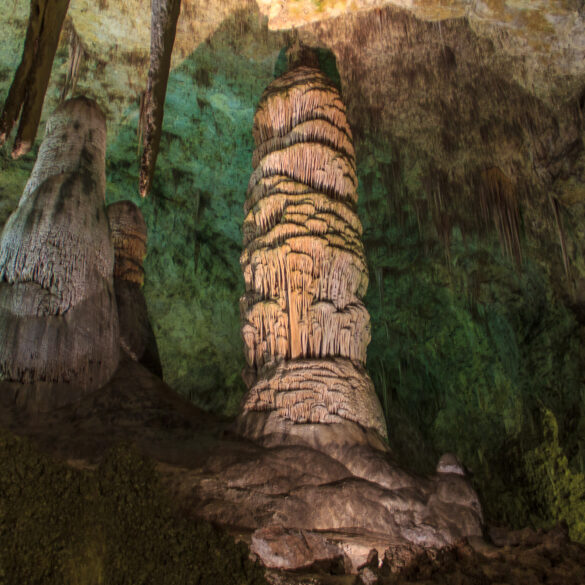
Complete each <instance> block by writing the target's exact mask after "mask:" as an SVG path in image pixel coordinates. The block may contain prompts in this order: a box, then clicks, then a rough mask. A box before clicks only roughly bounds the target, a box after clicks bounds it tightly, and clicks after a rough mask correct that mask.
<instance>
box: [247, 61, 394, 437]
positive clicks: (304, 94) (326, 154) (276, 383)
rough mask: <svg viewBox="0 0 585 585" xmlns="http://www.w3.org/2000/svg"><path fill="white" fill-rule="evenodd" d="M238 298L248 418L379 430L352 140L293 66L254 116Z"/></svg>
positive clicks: (335, 98)
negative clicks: (256, 414) (369, 366)
mask: <svg viewBox="0 0 585 585" xmlns="http://www.w3.org/2000/svg"><path fill="white" fill-rule="evenodd" d="M253 135H254V140H255V143H256V149H255V152H254V155H253V160H252V164H253V167H254V172H253V174H252V177H251V179H250V184H249V186H248V192H247V196H246V203H245V212H246V218H245V220H244V230H243V231H244V252H243V254H242V256H241V259H240V262H241V265H242V268H243V272H244V279H245V283H246V293H245V295H244V296H243V297H242V299H241V301H240V306H241V313H242V320H243V326H242V336H243V338H244V342H245V346H246V348H245V351H246V359H247V362H248V366H249V370H248V372H247V373H246V376H245V378H246V379H247V381H248V382H249V391H248V394H247V395H246V398H245V400H244V407H243V408H244V415H243V416H244V417H245V414H246V413H248V412H253V411H265V412H267V413H270V412H272V411H275V412H276V413H278V416H279V417H281V418H283V419H285V420H289V421H291V422H294V423H334V422H342V421H344V420H350V421H355V422H357V423H359V424H360V425H362V426H363V427H365V428H367V429H373V430H375V431H376V432H377V433H379V434H380V435H381V436H382V437H385V436H386V434H387V433H386V426H385V423H384V417H383V415H382V409H381V407H380V404H379V401H378V399H377V397H376V393H375V391H374V387H373V384H372V382H371V380H370V378H369V376H368V375H367V373H366V371H365V368H364V366H365V362H366V348H367V345H368V343H369V341H370V317H369V314H368V312H367V310H366V308H365V306H364V305H363V303H362V301H361V298H362V297H363V295H364V294H365V292H366V289H367V286H368V271H367V264H366V258H365V253H364V247H363V244H362V241H361V234H362V226H361V223H360V220H359V218H358V216H357V213H356V203H357V191H356V189H357V176H356V167H355V153H354V149H353V145H352V135H351V130H350V128H349V125H348V123H347V119H346V117H345V108H344V105H343V102H342V101H341V97H340V95H339V92H338V91H337V89H336V88H335V86H334V85H333V84H332V83H331V82H330V81H329V80H328V78H327V77H326V76H325V75H323V74H322V73H321V72H320V71H319V70H318V69H315V68H312V67H307V66H299V67H296V68H294V69H292V70H291V71H289V72H288V73H286V74H284V75H283V76H281V77H280V78H278V79H276V80H275V81H274V82H273V83H271V84H270V86H269V87H268V88H267V89H266V90H265V92H264V94H263V96H262V98H261V100H260V104H259V106H258V111H257V112H256V115H255V118H254V127H253Z"/></svg>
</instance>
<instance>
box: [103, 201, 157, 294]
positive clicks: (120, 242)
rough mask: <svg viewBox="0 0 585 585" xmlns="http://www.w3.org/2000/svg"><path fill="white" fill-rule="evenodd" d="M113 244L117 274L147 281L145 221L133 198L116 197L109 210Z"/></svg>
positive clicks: (120, 276) (137, 280) (115, 275)
mask: <svg viewBox="0 0 585 585" xmlns="http://www.w3.org/2000/svg"><path fill="white" fill-rule="evenodd" d="M106 212H107V214H108V221H109V223H110V230H111V231H112V242H113V244H114V255H115V262H114V278H120V279H121V280H126V281H128V282H135V283H136V284H138V285H140V286H142V285H143V284H144V267H143V262H144V258H145V256H146V235H147V234H146V222H145V221H144V217H143V215H142V212H141V211H140V209H139V208H138V207H136V205H134V203H132V201H116V203H112V204H110V205H108V207H107V210H106Z"/></svg>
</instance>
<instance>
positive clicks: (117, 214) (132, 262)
mask: <svg viewBox="0 0 585 585" xmlns="http://www.w3.org/2000/svg"><path fill="white" fill-rule="evenodd" d="M106 212H107V214H108V220H109V222H110V229H111V231H112V242H113V244H114V252H115V262H114V289H115V291H116V304H117V306H118V319H119V321H120V346H121V348H122V350H123V351H124V352H125V353H126V354H128V356H129V357H130V358H132V359H133V360H135V361H137V362H140V363H141V364H143V365H144V366H145V367H146V368H147V369H149V370H150V371H151V372H152V373H153V374H155V375H157V376H158V377H159V378H162V366H161V363H160V357H159V353H158V347H157V344H156V339H155V337H154V332H153V331H152V326H151V324H150V319H149V318H148V309H147V306H146V299H145V298H144V293H143V292H142V286H143V284H144V257H145V256H146V240H147V231H146V222H145V221H144V217H143V216H142V212H141V211H140V209H139V208H138V207H137V206H136V205H135V204H134V203H132V201H117V202H116V203H111V204H110V205H108V207H107V209H106Z"/></svg>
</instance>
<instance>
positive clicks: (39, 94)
mask: <svg viewBox="0 0 585 585" xmlns="http://www.w3.org/2000/svg"><path fill="white" fill-rule="evenodd" d="M68 7H69V0H54V1H52V2H50V1H49V0H32V1H31V3H30V16H29V20H28V29H27V31H26V40H25V43H24V50H23V53H22V60H21V62H20V65H19V66H18V69H17V70H16V74H15V75H14V80H13V82H12V85H11V87H10V91H9V93H8V97H7V98H6V101H5V103H4V109H3V111H2V116H0V146H2V145H3V144H4V142H5V141H6V139H7V138H8V135H9V134H10V132H11V130H12V128H13V126H14V124H15V123H16V120H17V119H18V116H19V114H20V125H19V127H18V133H17V135H16V139H15V141H14V147H13V149H12V156H13V157H14V158H18V157H19V156H21V155H23V154H26V153H27V152H28V151H29V150H30V149H31V147H32V145H33V143H34V140H35V137H36V135H37V128H38V126H39V122H40V120H41V113H42V110H43V103H44V100H45V94H46V92H47V87H48V85H49V78H50V77H51V68H52V66H53V59H54V58H55V52H56V51H57V45H58V44H59V36H60V34H61V28H62V26H63V21H64V20H65V15H66V14H67V9H68Z"/></svg>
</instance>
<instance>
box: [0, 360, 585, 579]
mask: <svg viewBox="0 0 585 585" xmlns="http://www.w3.org/2000/svg"><path fill="white" fill-rule="evenodd" d="M2 385H3V384H2V383H0V397H2V398H1V399H0V426H2V427H4V428H7V429H9V430H10V431H12V432H13V433H15V434H16V435H19V436H22V437H27V438H29V439H30V440H32V442H33V443H34V444H36V445H37V446H38V448H39V449H40V450H41V451H43V452H45V453H47V454H49V455H51V456H52V457H54V458H55V459H57V460H60V461H66V462H67V463H68V464H69V465H72V466H74V467H77V468H83V469H88V468H94V467H95V466H97V464H98V463H99V461H100V459H101V457H102V456H103V454H104V453H105V452H106V451H107V450H108V449H109V448H110V447H113V446H115V445H117V444H119V443H127V442H131V443H132V444H133V445H134V446H135V447H136V448H137V450H138V451H140V452H141V453H142V454H143V455H145V456H147V457H149V458H151V459H153V460H154V461H155V462H156V468H157V470H158V471H159V472H160V474H161V477H162V481H163V484H164V485H165V487H166V488H167V489H168V490H169V492H170V494H171V496H172V497H173V499H174V500H175V501H176V503H177V504H178V506H179V508H180V509H181V510H183V511H184V513H185V514H187V515H192V516H198V515H200V514H203V515H204V516H205V517H206V518H207V519H210V520H212V521H213V522H216V523H217V524H220V525H223V526H224V527H226V528H228V530H229V531H230V532H231V533H232V534H233V535H234V536H236V538H240V539H242V540H244V541H246V542H248V543H250V539H251V531H250V530H249V529H247V528H246V527H249V526H250V525H251V524H252V525H253V524H254V522H255V521H256V520H257V521H258V522H259V523H261V521H262V519H261V518H260V519H259V518H254V519H250V518H248V517H246V514H250V512H249V509H253V510H256V511H258V510H262V509H263V508H262V503H260V505H259V506H258V507H257V508H250V506H248V512H245V511H241V510H238V506H237V499H236V500H234V499H232V502H231V507H228V508H227V509H226V508H222V507H221V506H218V504H217V501H216V499H214V497H213V494H214V493H216V492H214V490H217V489H219V488H217V486H216V484H215V483H214V482H216V479H215V474H221V473H224V479H225V477H227V476H225V473H226V472H225V469H226V468H230V469H231V470H232V471H230V472H229V473H232V475H231V476H229V477H231V479H229V478H228V480H229V481H228V480H226V481H227V483H226V484H225V485H228V487H229V489H230V490H231V491H232V492H234V493H236V494H240V493H243V492H244V491H245V490H244V489H243V488H242V487H241V486H239V484H238V481H242V479H241V478H239V477H238V478H235V479H234V477H235V476H234V474H236V475H237V473H238V470H240V472H241V473H243V474H244V475H245V474H246V473H250V472H249V471H246V469H248V470H249V469H250V467H249V466H248V467H246V464H247V463H248V464H251V465H252V469H253V464H254V462H255V461H259V460H260V459H262V458H263V457H264V459H262V460H263V461H265V460H266V458H267V455H266V453H265V451H266V449H265V448H263V447H261V446H259V445H256V444H254V443H252V442H250V441H247V440H245V439H242V438H241V437H239V436H238V435H236V434H235V433H234V432H233V431H232V421H230V420H227V419H220V418H217V417H214V416H212V415H210V414H208V413H205V412H203V411H201V410H199V409H198V408H196V407H195V406H193V405H192V404H191V403H189V402H188V401H187V400H185V399H183V398H182V397H181V396H179V395H178V394H176V393H175V392H174V391H173V390H172V389H171V388H169V387H168V386H167V385H165V384H164V383H162V382H161V381H160V380H159V379H158V378H156V377H155V376H153V375H152V374H150V373H149V372H148V371H147V370H146V369H144V368H143V367H142V366H141V365H139V364H136V363H134V362H129V361H125V362H123V364H122V365H121V367H120V368H119V369H118V371H117V373H116V375H115V376H114V378H113V379H112V380H111V381H110V383H108V384H107V385H106V386H105V387H104V388H102V389H101V390H99V391H97V392H94V393H93V394H90V395H87V396H85V397H84V398H83V399H81V400H80V401H79V402H77V403H75V404H70V405H67V406H65V407H62V408H60V409H58V410H55V411H52V412H49V413H35V412H29V411H24V410H22V409H20V410H19V409H16V407H15V406H14V404H13V403H12V401H11V399H10V393H9V392H6V391H5V392H2V390H3V388H2ZM287 453H288V452H285V451H284V450H281V451H278V452H275V453H274V454H272V455H270V456H271V457H273V459H274V461H277V460H279V457H280V456H284V459H283V461H284V463H282V465H285V466H287V465H288V466H289V467H290V466H293V467H294V463H291V460H290V453H289V454H287ZM287 457H289V458H288V459H287ZM315 461H316V462H317V460H315ZM279 464H280V463H275V465H279ZM315 464H317V463H315ZM218 466H222V467H223V469H220V468H219V467H218ZM315 473H317V474H318V471H316V472H315ZM327 473H332V472H331V470H328V471H327ZM248 480H249V481H251V479H250V477H248ZM258 481H263V480H262V479H259V480H258ZM307 481H308V482H309V483H310V482H311V481H312V480H311V479H310V478H309V479H308V480H307ZM230 482H231V483H230ZM225 485H224V487H223V488H222V489H223V490H225V489H226V488H225ZM201 486H203V487H204V489H203V490H202V488H201ZM205 486H207V487H205ZM279 489H280V490H286V486H284V487H283V485H282V482H281V483H280V484H279ZM206 490H207V491H206ZM238 490H239V491H238ZM202 493H203V494H204V495H202ZM210 494H211V495H210ZM265 495H266V494H265ZM268 495H269V496H271V497H272V495H274V494H268ZM238 497H240V496H239V495H238ZM254 497H256V498H257V497H258V496H257V495H255V496H254ZM266 497H268V496H266ZM234 502H235V503H236V504H234ZM244 507H245V506H244ZM257 513H258V514H261V512H257ZM258 522H257V523H258ZM487 535H488V538H487V541H489V542H487V541H484V540H482V539H480V538H474V539H470V540H469V541H462V542H460V543H457V544H456V545H454V546H450V547H448V548H446V549H444V550H443V551H440V553H437V551H435V552H429V553H426V552H424V551H422V552H421V550H420V549H419V550H414V551H413V549H412V548H410V549H409V547H408V546H407V547H405V548H404V549H403V550H402V553H401V552H400V550H399V549H397V550H398V552H397V553H396V554H395V556H394V558H391V559H386V561H385V562H384V563H382V566H381V567H379V566H378V563H376V562H375V561H371V562H370V564H369V565H367V566H364V567H362V568H361V570H360V571H359V574H358V575H355V574H353V575H347V574H338V575H335V574H332V573H335V572H342V571H341V570H340V569H339V567H337V569H336V568H335V566H334V565H332V564H325V565H324V564H319V563H315V564H313V565H312V566H308V567H305V568H304V569H300V570H297V571H294V572H291V571H284V570H279V569H274V568H273V569H270V570H268V571H267V574H266V576H267V579H268V580H269V582H271V583H273V584H278V585H286V584H290V585H292V584H295V585H300V584H307V585H308V584H315V585H317V584H322V585H326V584H329V585H345V584H347V585H349V584H354V583H355V584H358V583H364V584H367V585H372V584H374V583H380V584H385V583H388V584H390V583H392V584H400V583H415V582H416V583H428V584H430V583H437V584H439V583H445V584H447V583H457V584H461V585H465V584H470V585H472V584H476V583H478V584H494V585H495V584H500V585H502V584H510V585H521V584H538V583H547V584H559V585H561V584H563V585H571V584H574V585H583V583H585V547H583V546H581V545H579V544H576V543H573V542H571V541H570V540H569V539H568V536H567V533H566V530H564V529H563V528H562V527H558V528H557V529H554V530H551V531H549V532H543V531H534V530H532V529H529V528H526V529H524V530H520V531H509V530H506V529H505V528H501V527H500V528H496V527H488V529H487ZM380 561H382V559H380Z"/></svg>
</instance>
